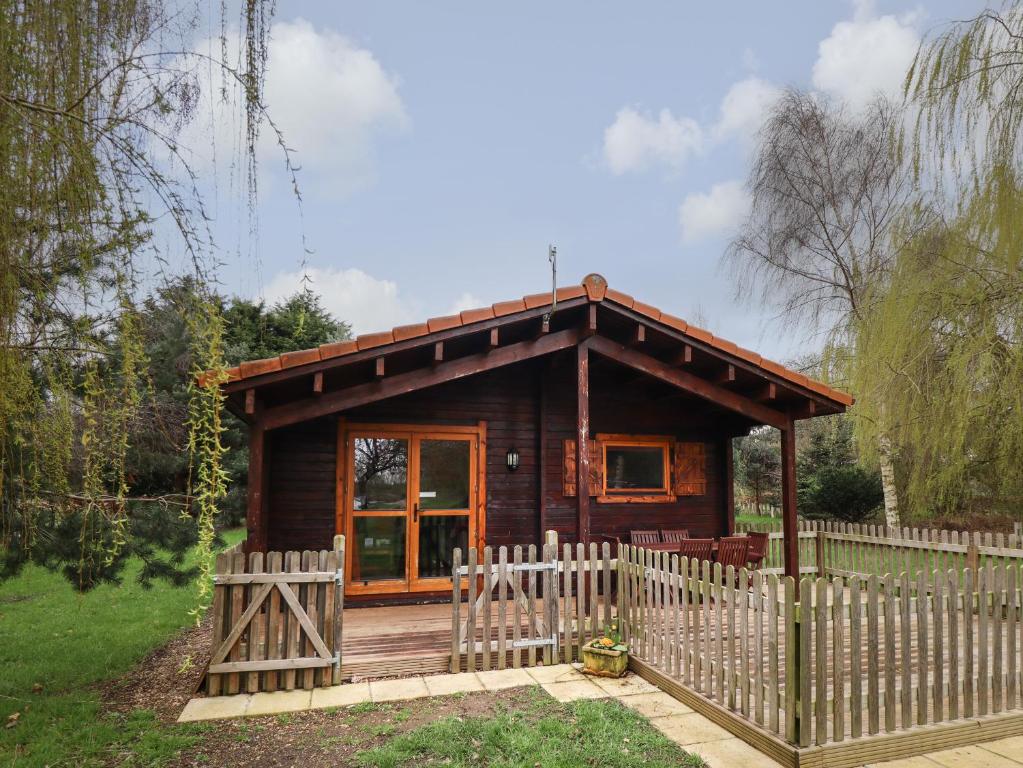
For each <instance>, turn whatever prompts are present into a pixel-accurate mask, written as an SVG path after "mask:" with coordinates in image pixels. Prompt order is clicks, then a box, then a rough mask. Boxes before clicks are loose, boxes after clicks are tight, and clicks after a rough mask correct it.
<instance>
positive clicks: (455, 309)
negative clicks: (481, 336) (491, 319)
mask: <svg viewBox="0 0 1023 768" xmlns="http://www.w3.org/2000/svg"><path fill="white" fill-rule="evenodd" d="M485 306H488V305H487V304H486V303H485V302H484V301H483V299H481V298H479V297H477V296H476V295H475V294H472V293H469V292H468V291H466V292H464V293H463V294H462V295H461V296H459V297H458V298H457V299H455V302H454V303H453V304H452V305H451V307H450V308H449V309H448V314H449V315H457V314H458V313H459V312H462V311H464V310H466V309H478V308H480V307H485Z"/></svg>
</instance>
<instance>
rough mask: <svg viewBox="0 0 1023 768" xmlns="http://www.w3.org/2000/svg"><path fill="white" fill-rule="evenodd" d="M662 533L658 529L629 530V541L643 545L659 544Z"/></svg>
mask: <svg viewBox="0 0 1023 768" xmlns="http://www.w3.org/2000/svg"><path fill="white" fill-rule="evenodd" d="M660 541H661V535H660V533H659V532H658V531H629V543H630V544H632V545H634V546H639V547H642V546H643V545H644V544H659V543H660Z"/></svg>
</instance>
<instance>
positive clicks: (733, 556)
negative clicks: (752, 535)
mask: <svg viewBox="0 0 1023 768" xmlns="http://www.w3.org/2000/svg"><path fill="white" fill-rule="evenodd" d="M748 554H749V537H748V536H725V537H724V538H722V539H721V541H720V542H718V560H717V561H718V562H719V563H721V570H722V571H723V570H725V569H726V568H727V567H728V566H730V565H731V566H733V567H734V568H735V570H736V571H738V570H739V569H740V568H745V567H746V558H747V556H748Z"/></svg>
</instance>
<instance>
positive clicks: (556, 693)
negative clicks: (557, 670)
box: [542, 680, 610, 701]
mask: <svg viewBox="0 0 1023 768" xmlns="http://www.w3.org/2000/svg"><path fill="white" fill-rule="evenodd" d="M542 687H543V689H544V690H545V691H547V693H549V694H550V695H551V696H553V697H554V698H556V699H557V700H558V701H576V700H578V699H606V698H608V697H609V696H610V694H609V693H608V692H607V691H605V690H604V689H603V688H601V687H600V686H598V685H594V684H593V682H592V681H590V680H568V681H566V682H563V683H544V684H543V686H542Z"/></svg>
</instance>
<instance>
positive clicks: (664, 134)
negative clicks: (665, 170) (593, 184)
mask: <svg viewBox="0 0 1023 768" xmlns="http://www.w3.org/2000/svg"><path fill="white" fill-rule="evenodd" d="M702 144H703V129H702V128H701V127H700V124H699V123H697V122H696V121H695V120H693V119H692V118H689V117H675V116H674V115H672V114H671V111H670V110H667V109H662V110H661V111H660V114H658V115H657V116H656V117H655V116H653V115H651V114H641V113H640V112H637V111H636V110H635V109H633V108H631V107H624V108H622V109H620V110H618V114H617V115H616V117H615V121H614V122H613V123H612V124H611V125H610V126H608V127H607V128H606V129H605V130H604V160H605V162H606V163H607V165H608V167H609V168H610V169H611V172H612V173H614V174H616V175H617V174H622V173H627V172H628V171H642V170H645V169H646V168H648V167H650V166H651V165H653V164H655V163H657V164H664V165H667V166H669V167H672V168H679V167H681V166H682V164H683V163H684V162H685V161H686V159H687V158H688V157H689V156H690V155H692V154H694V153H696V152H698V151H699V150H700V148H701V145H702Z"/></svg>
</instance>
